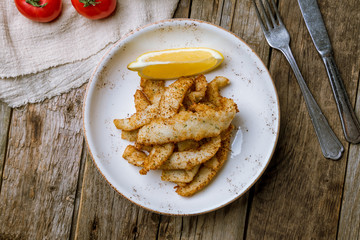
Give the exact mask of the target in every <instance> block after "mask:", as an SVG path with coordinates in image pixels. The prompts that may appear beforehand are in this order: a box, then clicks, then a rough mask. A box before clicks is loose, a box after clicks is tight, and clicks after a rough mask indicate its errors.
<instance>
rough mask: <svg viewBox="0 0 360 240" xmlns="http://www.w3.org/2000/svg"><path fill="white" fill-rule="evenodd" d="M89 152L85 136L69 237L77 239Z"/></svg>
mask: <svg viewBox="0 0 360 240" xmlns="http://www.w3.org/2000/svg"><path fill="white" fill-rule="evenodd" d="M87 154H88V148H87V146H86V143H85V138H83V149H82V153H81V160H80V169H79V177H78V182H77V188H76V193H75V203H74V212H73V216H72V221H71V232H70V237H69V239H75V234H76V224H77V219H78V217H79V208H80V200H81V193H82V188H83V182H84V172H85V163H86V159H87V157H88V155H87Z"/></svg>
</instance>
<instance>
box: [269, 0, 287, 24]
mask: <svg viewBox="0 0 360 240" xmlns="http://www.w3.org/2000/svg"><path fill="white" fill-rule="evenodd" d="M271 3H272V6H273V8H274V10H275V14H276V19H277V20H278V21H279V23H280V24H282V25H284V23H283V22H282V21H281V17H280V13H279V10H278V9H277V7H276V4H275V1H274V0H271Z"/></svg>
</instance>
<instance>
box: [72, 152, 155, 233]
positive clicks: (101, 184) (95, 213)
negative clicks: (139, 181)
mask: <svg viewBox="0 0 360 240" xmlns="http://www.w3.org/2000/svg"><path fill="white" fill-rule="evenodd" d="M83 179H84V181H83V184H82V193H81V202H80V209H79V215H78V220H77V228H76V234H75V239H135V238H136V239H155V238H156V234H157V226H158V221H159V217H160V216H159V215H157V214H155V213H151V212H149V211H146V210H144V209H142V208H140V207H138V206H136V205H135V204H132V203H130V202H129V201H128V200H126V199H125V198H123V197H122V196H120V195H119V194H118V193H117V192H115V190H113V189H112V188H111V187H110V185H109V184H108V183H107V182H106V181H105V180H104V178H103V177H102V176H101V174H100V173H99V172H98V170H97V168H96V166H95V165H94V164H93V162H92V159H91V156H90V155H88V156H87V160H86V164H85V172H84V178H83Z"/></svg>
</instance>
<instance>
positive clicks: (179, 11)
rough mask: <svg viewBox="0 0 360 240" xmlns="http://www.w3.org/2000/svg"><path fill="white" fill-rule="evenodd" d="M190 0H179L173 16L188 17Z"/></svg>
mask: <svg viewBox="0 0 360 240" xmlns="http://www.w3.org/2000/svg"><path fill="white" fill-rule="evenodd" d="M190 7H191V0H180V1H179V3H178V7H177V8H176V11H175V13H174V18H188V17H189V16H190Z"/></svg>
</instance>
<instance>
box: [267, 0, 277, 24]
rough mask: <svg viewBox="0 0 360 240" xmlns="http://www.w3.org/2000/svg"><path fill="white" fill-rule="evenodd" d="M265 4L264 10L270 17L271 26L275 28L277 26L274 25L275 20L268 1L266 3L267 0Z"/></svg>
mask: <svg viewBox="0 0 360 240" xmlns="http://www.w3.org/2000/svg"><path fill="white" fill-rule="evenodd" d="M265 3H266V4H265V6H266V9H267V11H268V13H269V15H270V18H271V21H272V24H273V26H274V27H275V26H276V25H277V24H276V21H275V18H274V16H273V13H272V11H271V7H270V4H269V1H268V0H265Z"/></svg>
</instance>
